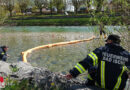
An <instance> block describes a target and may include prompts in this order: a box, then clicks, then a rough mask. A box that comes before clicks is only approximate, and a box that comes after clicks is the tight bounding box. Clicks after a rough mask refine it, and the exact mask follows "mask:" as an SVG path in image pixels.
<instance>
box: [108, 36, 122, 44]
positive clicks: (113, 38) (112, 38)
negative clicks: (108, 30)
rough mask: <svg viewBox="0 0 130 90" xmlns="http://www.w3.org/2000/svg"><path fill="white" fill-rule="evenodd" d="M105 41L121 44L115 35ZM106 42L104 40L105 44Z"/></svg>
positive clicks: (118, 37)
mask: <svg viewBox="0 0 130 90" xmlns="http://www.w3.org/2000/svg"><path fill="white" fill-rule="evenodd" d="M107 40H112V41H113V43H117V44H120V42H121V39H120V36H118V35H115V34H111V35H109V36H108V38H107ZM107 40H106V42H107Z"/></svg>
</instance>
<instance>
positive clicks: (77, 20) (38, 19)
mask: <svg viewBox="0 0 130 90" xmlns="http://www.w3.org/2000/svg"><path fill="white" fill-rule="evenodd" d="M127 20H128V16H125V17H122V16H121V15H96V16H93V15H76V16H17V17H12V18H8V19H6V20H5V22H4V23H3V24H2V25H9V26H90V25H98V24H99V23H100V22H103V23H104V24H105V25H123V24H125V25H129V24H130V22H128V21H127Z"/></svg>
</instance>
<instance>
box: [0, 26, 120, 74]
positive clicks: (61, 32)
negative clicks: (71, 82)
mask: <svg viewBox="0 0 130 90" xmlns="http://www.w3.org/2000/svg"><path fill="white" fill-rule="evenodd" d="M98 28H99V27H98V26H87V27H86V26H77V27H75V26H70V27H68V26H67V27H65V26H64V27H60V26H44V27H42V26H16V27H15V26H14V27H7V26H6V27H0V45H7V46H9V50H8V52H7V53H8V54H9V55H10V56H9V57H8V60H7V62H16V61H18V60H19V58H20V56H21V52H23V51H25V50H27V49H30V48H33V47H36V46H40V45H45V44H51V43H56V42H64V41H71V40H79V39H86V38H89V37H91V36H93V35H96V36H98V35H99V30H98ZM106 28H107V29H108V31H109V33H110V32H113V31H114V30H115V29H116V30H119V29H120V27H119V26H116V27H112V26H107V27H106ZM108 31H107V32H108ZM116 33H118V32H116ZM100 41H101V42H100ZM100 41H97V40H93V41H90V42H84V43H79V44H74V45H66V46H59V47H53V48H49V49H42V50H38V51H35V52H33V53H32V54H30V55H29V57H28V62H30V63H31V64H32V65H33V66H38V67H46V68H48V69H50V70H51V71H55V72H60V71H62V72H65V71H67V70H69V69H70V68H72V67H73V66H74V65H75V64H76V63H77V62H78V61H80V60H82V59H83V58H85V57H86V55H87V54H88V53H89V52H90V51H92V50H93V49H94V48H96V47H98V46H100V45H104V39H102V40H100Z"/></svg>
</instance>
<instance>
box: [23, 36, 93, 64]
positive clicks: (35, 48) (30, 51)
mask: <svg viewBox="0 0 130 90" xmlns="http://www.w3.org/2000/svg"><path fill="white" fill-rule="evenodd" d="M94 38H95V36H92V37H91V38H88V39H83V40H74V41H68V42H59V43H53V44H47V45H42V46H38V47H34V48H31V49H28V50H26V51H24V52H22V60H23V62H25V63H27V62H28V61H27V56H28V54H30V53H32V51H35V50H38V49H43V48H51V47H55V46H63V45H67V44H75V43H80V42H87V41H91V40H93V39H94Z"/></svg>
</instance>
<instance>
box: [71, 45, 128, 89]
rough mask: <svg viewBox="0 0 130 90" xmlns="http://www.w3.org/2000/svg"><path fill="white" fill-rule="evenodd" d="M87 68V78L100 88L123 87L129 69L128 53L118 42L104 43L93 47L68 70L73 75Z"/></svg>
mask: <svg viewBox="0 0 130 90" xmlns="http://www.w3.org/2000/svg"><path fill="white" fill-rule="evenodd" d="M86 70H88V73H90V74H89V79H90V80H94V81H95V82H96V83H97V85H98V86H100V87H101V88H106V89H109V90H112V89H114V90H117V89H118V90H119V89H121V90H122V89H123V88H124V87H125V85H126V81H127V79H128V75H127V71H129V70H130V53H129V52H127V51H126V50H125V49H123V48H122V47H121V46H120V45H118V44H114V43H112V44H106V45H105V46H104V47H100V48H97V49H95V50H94V51H93V52H91V53H90V54H88V55H87V57H86V58H85V59H84V60H83V61H80V62H79V63H77V65H76V66H75V67H74V68H73V69H72V70H70V74H71V75H72V76H73V77H76V76H78V75H79V74H81V73H83V72H85V71H86Z"/></svg>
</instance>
